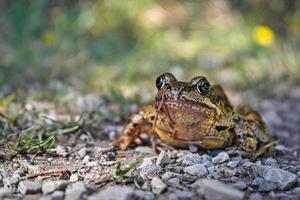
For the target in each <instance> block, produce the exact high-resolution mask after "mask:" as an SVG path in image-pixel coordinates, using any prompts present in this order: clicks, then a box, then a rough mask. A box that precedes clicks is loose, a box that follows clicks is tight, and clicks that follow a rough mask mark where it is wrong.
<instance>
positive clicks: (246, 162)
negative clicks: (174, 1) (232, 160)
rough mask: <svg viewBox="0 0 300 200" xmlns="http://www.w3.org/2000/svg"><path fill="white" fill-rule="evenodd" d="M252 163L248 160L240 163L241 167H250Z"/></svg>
mask: <svg viewBox="0 0 300 200" xmlns="http://www.w3.org/2000/svg"><path fill="white" fill-rule="evenodd" d="M253 165H254V163H253V162H250V161H248V160H247V161H245V162H244V163H243V164H242V167H243V168H250V167H252V166H253Z"/></svg>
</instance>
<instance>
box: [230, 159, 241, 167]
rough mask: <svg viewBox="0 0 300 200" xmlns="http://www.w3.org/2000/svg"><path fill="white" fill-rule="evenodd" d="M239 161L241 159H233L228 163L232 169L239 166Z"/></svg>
mask: <svg viewBox="0 0 300 200" xmlns="http://www.w3.org/2000/svg"><path fill="white" fill-rule="evenodd" d="M239 163H240V162H239V161H236V160H231V161H229V162H228V163H227V167H229V168H230V169H234V168H236V167H238V165H239Z"/></svg>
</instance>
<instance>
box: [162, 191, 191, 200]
mask: <svg viewBox="0 0 300 200" xmlns="http://www.w3.org/2000/svg"><path fill="white" fill-rule="evenodd" d="M194 197H195V193H194V192H190V191H180V190H176V191H174V192H172V193H171V194H169V196H168V198H167V199H170V200H185V199H186V200H188V199H194ZM195 199H197V198H195Z"/></svg>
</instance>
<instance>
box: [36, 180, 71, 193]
mask: <svg viewBox="0 0 300 200" xmlns="http://www.w3.org/2000/svg"><path fill="white" fill-rule="evenodd" d="M67 185H68V182H67V181H64V180H60V181H49V182H45V183H44V184H43V186H42V192H43V193H44V194H49V193H52V192H54V191H56V190H64V189H66V187H67Z"/></svg>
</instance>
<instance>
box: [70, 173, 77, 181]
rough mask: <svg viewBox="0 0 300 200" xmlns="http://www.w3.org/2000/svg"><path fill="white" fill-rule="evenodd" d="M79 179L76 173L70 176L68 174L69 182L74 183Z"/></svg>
mask: <svg viewBox="0 0 300 200" xmlns="http://www.w3.org/2000/svg"><path fill="white" fill-rule="evenodd" d="M78 180H79V177H78V174H72V175H71V176H70V180H69V181H70V182H71V183H75V182H76V181H78Z"/></svg>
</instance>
